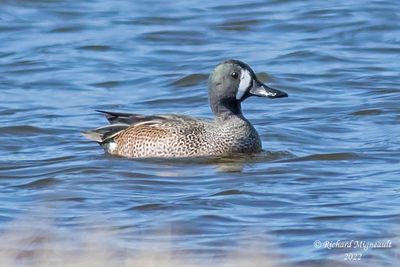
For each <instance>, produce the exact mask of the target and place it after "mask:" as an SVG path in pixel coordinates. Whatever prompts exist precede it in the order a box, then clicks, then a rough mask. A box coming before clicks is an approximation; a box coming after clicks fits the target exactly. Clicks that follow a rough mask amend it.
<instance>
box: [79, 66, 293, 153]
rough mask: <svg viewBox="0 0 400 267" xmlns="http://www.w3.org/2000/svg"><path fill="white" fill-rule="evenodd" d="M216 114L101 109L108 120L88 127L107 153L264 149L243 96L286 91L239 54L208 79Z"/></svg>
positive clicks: (90, 135)
mask: <svg viewBox="0 0 400 267" xmlns="http://www.w3.org/2000/svg"><path fill="white" fill-rule="evenodd" d="M208 95H209V102H210V106H211V109H212V111H213V113H214V116H215V118H214V120H213V121H211V120H204V119H198V118H193V117H189V116H182V115H156V116H143V115H137V114H129V113H117V112H108V111H100V112H102V113H104V114H105V116H106V117H107V119H108V121H109V122H110V125H108V126H104V127H100V128H97V129H95V130H93V131H87V132H84V133H83V135H84V136H86V137H87V138H89V139H90V140H93V141H96V142H98V143H99V144H100V145H101V146H102V147H103V148H104V149H105V150H106V151H107V152H108V153H110V154H112V155H118V156H123V157H133V158H139V157H190V156H220V155H229V154H232V153H254V152H259V151H261V140H260V137H259V135H258V133H257V131H256V130H255V129H254V127H253V126H252V125H251V123H250V122H249V121H248V120H247V119H246V118H245V117H244V116H243V114H242V110H241V105H240V104H241V102H242V101H243V100H245V99H246V98H248V97H250V96H262V97H269V98H278V97H286V96H288V95H287V94H286V93H285V92H282V91H279V90H276V89H273V88H270V87H268V86H266V85H265V84H263V83H261V82H260V81H259V80H258V79H257V77H256V75H255V73H254V71H253V70H252V69H251V68H250V67H249V66H248V65H247V64H245V63H243V62H241V61H238V60H228V61H225V62H223V63H221V64H219V65H218V66H217V67H216V68H215V70H214V71H213V73H212V74H211V75H210V78H209V80H208Z"/></svg>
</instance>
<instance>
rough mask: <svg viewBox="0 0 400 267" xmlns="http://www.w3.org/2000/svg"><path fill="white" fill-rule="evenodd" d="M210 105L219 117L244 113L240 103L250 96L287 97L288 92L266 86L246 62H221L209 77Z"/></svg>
mask: <svg viewBox="0 0 400 267" xmlns="http://www.w3.org/2000/svg"><path fill="white" fill-rule="evenodd" d="M208 96H209V100H210V106H211V109H212V111H213V112H214V114H215V115H216V117H217V118H227V117H228V116H231V115H239V116H241V115H242V111H241V106H240V103H241V102H242V101H243V100H245V99H246V98H248V97H250V96H262V97H268V98H278V97H287V96H288V95H287V93H285V92H283V91H279V90H277V89H273V88H271V87H268V86H266V85H265V84H263V83H262V82H260V81H259V80H258V79H257V76H256V74H255V73H254V71H253V70H252V69H251V68H250V66H249V65H247V64H246V63H244V62H241V61H239V60H228V61H225V62H222V63H220V64H219V65H218V66H217V67H216V68H215V69H214V71H213V72H212V73H211V75H210V78H209V79H208Z"/></svg>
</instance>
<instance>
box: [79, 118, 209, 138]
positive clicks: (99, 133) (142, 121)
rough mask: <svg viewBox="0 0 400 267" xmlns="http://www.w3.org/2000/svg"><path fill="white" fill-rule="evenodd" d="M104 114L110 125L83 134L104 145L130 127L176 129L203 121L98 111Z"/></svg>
mask: <svg viewBox="0 0 400 267" xmlns="http://www.w3.org/2000/svg"><path fill="white" fill-rule="evenodd" d="M96 111H98V112H101V113H103V114H104V115H105V116H106V118H107V120H108V121H109V122H110V125H107V126H103V127H100V128H97V129H94V130H91V131H84V132H82V134H83V135H84V136H85V137H86V138H88V139H90V140H93V141H96V142H98V143H104V142H107V141H110V140H112V138H113V137H115V136H117V135H118V134H119V133H120V132H121V131H123V130H126V129H127V128H129V127H136V126H141V125H142V126H149V127H156V128H163V129H167V128H174V127H175V126H176V125H182V124H185V125H190V126H194V125H196V123H200V122H201V121H202V120H200V119H197V118H193V117H190V116H185V115H152V116H148V115H147V116H146V115H139V114H132V113H122V112H110V111H103V110H96Z"/></svg>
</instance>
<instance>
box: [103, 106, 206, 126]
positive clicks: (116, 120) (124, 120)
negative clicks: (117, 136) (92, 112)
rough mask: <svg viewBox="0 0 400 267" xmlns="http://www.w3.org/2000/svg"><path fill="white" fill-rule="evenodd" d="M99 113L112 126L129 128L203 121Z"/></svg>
mask: <svg viewBox="0 0 400 267" xmlns="http://www.w3.org/2000/svg"><path fill="white" fill-rule="evenodd" d="M96 111H97V112H100V113H103V114H104V115H105V116H106V118H107V120H108V121H109V122H110V124H126V125H129V126H133V125H143V124H146V125H157V124H162V123H165V122H172V121H174V122H179V121H185V122H190V121H191V122H193V121H202V119H198V118H194V117H191V116H186V115H175V114H163V115H140V114H134V113H123V112H110V111H104V110H96Z"/></svg>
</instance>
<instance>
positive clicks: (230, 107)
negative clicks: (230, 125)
mask: <svg viewBox="0 0 400 267" xmlns="http://www.w3.org/2000/svg"><path fill="white" fill-rule="evenodd" d="M210 106H211V110H212V112H213V113H214V115H215V119H216V120H218V121H226V120H228V119H231V118H235V117H236V118H241V119H244V117H243V114H242V108H241V105H240V102H239V101H236V100H226V101H224V100H220V101H216V102H214V103H213V102H212V101H210Z"/></svg>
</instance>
